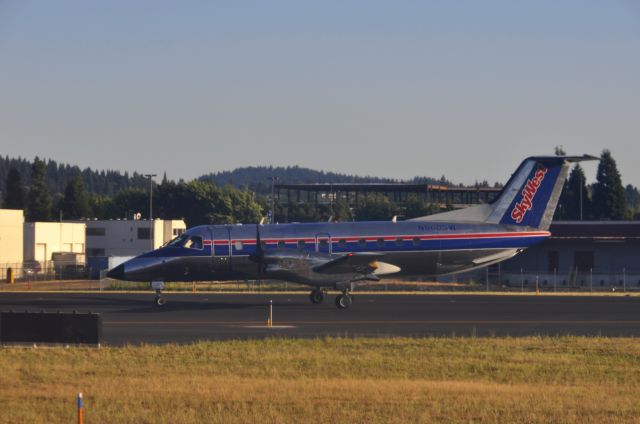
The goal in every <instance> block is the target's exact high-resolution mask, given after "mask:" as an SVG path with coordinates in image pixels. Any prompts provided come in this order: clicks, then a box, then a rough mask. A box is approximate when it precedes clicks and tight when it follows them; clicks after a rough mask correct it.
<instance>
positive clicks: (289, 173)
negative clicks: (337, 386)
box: [198, 166, 451, 194]
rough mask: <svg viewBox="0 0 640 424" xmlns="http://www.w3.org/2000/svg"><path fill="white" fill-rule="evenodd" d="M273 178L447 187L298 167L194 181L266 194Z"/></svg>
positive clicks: (232, 173)
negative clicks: (419, 184) (209, 182)
mask: <svg viewBox="0 0 640 424" xmlns="http://www.w3.org/2000/svg"><path fill="white" fill-rule="evenodd" d="M272 177H277V178H278V182H280V183H288V184H303V183H304V184H312V183H359V184H364V183H402V182H405V183H423V184H444V185H451V182H449V181H448V180H446V179H445V178H444V176H443V177H442V178H440V179H435V178H430V177H415V178H413V179H412V180H394V179H392V178H382V177H372V176H366V177H363V176H358V175H349V174H340V173H336V172H325V171H317V170H314V169H309V168H302V167H299V166H287V167H283V166H277V167H274V166H248V167H243V168H236V169H234V170H233V171H221V172H216V173H211V174H207V175H203V176H201V177H199V178H198V179H199V180H201V181H211V182H214V183H216V184H218V185H222V186H224V185H231V186H234V187H238V188H246V189H249V190H251V191H255V192H257V193H262V194H265V193H268V192H269V191H270V190H271V178H272Z"/></svg>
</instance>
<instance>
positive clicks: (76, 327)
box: [0, 312, 102, 345]
mask: <svg viewBox="0 0 640 424" xmlns="http://www.w3.org/2000/svg"><path fill="white" fill-rule="evenodd" d="M101 341H102V317H101V316H100V315H99V314H92V313H88V314H77V313H60V312H57V313H47V312H2V313H0V342H1V343H65V344H95V345H98V344H100V343H101Z"/></svg>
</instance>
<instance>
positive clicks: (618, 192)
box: [0, 150, 640, 226]
mask: <svg viewBox="0 0 640 424" xmlns="http://www.w3.org/2000/svg"><path fill="white" fill-rule="evenodd" d="M557 153H559V154H562V153H563V152H561V151H559V152H557ZM0 159H2V158H0ZM0 164H2V166H5V167H6V166H8V168H6V169H5V168H2V169H0V181H1V182H2V184H3V186H2V207H4V208H10V209H24V210H25V214H26V219H27V221H50V220H58V219H64V220H69V219H80V218H99V219H117V218H128V219H131V218H132V217H133V215H134V214H136V213H140V214H141V215H142V216H143V217H145V218H146V217H148V216H149V192H148V184H149V181H148V180H147V179H145V178H144V177H142V176H141V175H140V174H137V173H134V174H133V175H132V176H129V175H128V174H126V173H125V174H120V173H118V172H115V171H106V172H97V171H91V170H90V169H87V170H84V171H83V170H81V169H80V168H78V167H73V166H69V165H58V164H56V163H55V162H52V161H48V162H45V161H43V160H41V159H39V158H36V159H35V160H34V161H33V163H29V162H28V161H26V160H24V159H15V160H14V159H8V158H5V159H2V160H1V161H0ZM60 170H62V171H61V172H60ZM59 172H60V173H59ZM288 172H290V173H292V175H297V177H291V179H289V177H288V176H287V175H289V174H288ZM52 175H54V176H55V178H53V177H52ZM216 175H217V176H220V179H217V180H216V178H217V177H215V176H216ZM249 175H253V177H252V178H257V180H256V179H253V180H252V179H251V178H250V177H249ZM278 175H281V176H282V181H286V182H305V183H312V182H336V183H338V182H356V183H358V182H359V183H362V182H396V181H393V180H388V179H384V178H374V177H355V176H348V175H343V174H335V173H323V172H319V171H313V170H309V169H306V168H299V167H288V168H277V167H276V168H274V167H258V168H244V169H242V170H235V171H232V172H229V173H219V174H211V175H210V176H208V177H201V178H200V179H197V180H194V181H190V182H184V181H180V182H174V181H169V180H167V179H166V177H165V178H163V180H162V183H161V184H154V188H153V199H154V205H153V215H154V217H158V218H163V219H185V221H186V222H187V225H188V226H194V225H200V224H220V223H237V222H258V221H260V219H261V218H262V217H263V216H266V215H267V214H268V211H269V205H270V202H269V200H268V197H267V195H266V193H269V192H270V189H271V186H270V184H271V182H270V177H271V176H278ZM88 176H93V177H95V178H93V179H89V181H93V182H92V183H91V185H90V184H89V183H87V181H88V179H87V177H88ZM103 176H104V179H106V180H109V181H110V182H108V183H105V181H103V180H102V178H103ZM235 176H241V177H242V178H239V179H236V177H235ZM322 176H325V177H327V178H328V180H323V179H322ZM52 178H53V181H51V179H52ZM347 179H348V181H346V180H347ZM61 181H66V182H65V184H64V185H63V186H60V183H61ZM96 181H101V182H100V183H99V184H96ZM216 181H217V182H216ZM234 181H235V182H234ZM413 181H414V182H416V181H419V179H418V178H416V179H414V180H413ZM421 182H425V183H435V184H446V185H451V183H450V182H449V181H448V180H446V178H444V177H442V178H441V179H439V180H435V179H426V177H425V180H422V181H421ZM477 185H478V186H488V185H489V183H488V182H487V181H483V182H481V183H477ZM96 186H100V187H101V189H99V190H98V189H96ZM236 186H239V187H243V188H238V187H236ZM494 186H499V184H497V183H496V184H494ZM439 211H441V209H440V206H439V205H433V204H429V203H426V202H425V201H424V200H423V199H422V198H421V197H419V196H410V197H409V199H407V200H406V201H404V202H403V204H401V205H400V204H396V203H393V202H392V201H391V200H390V199H389V198H387V197H386V196H384V195H382V194H377V195H376V194H371V195H369V196H367V198H361V199H360V200H359V202H358V203H357V204H356V205H348V204H347V202H346V201H345V200H344V199H336V201H334V202H332V203H331V204H321V205H318V206H317V207H316V205H315V204H309V203H300V204H298V203H295V202H292V203H289V204H278V205H276V211H275V215H276V221H277V222H312V221H326V220H329V219H334V220H340V221H351V220H355V221H369V220H387V219H391V217H393V216H394V215H395V216H398V217H400V218H401V219H409V218H415V217H419V216H425V215H430V214H433V213H435V212H439ZM555 219H559V220H560V219H561V220H579V219H584V220H587V219H595V220H603V219H604V220H621V219H640V193H639V192H638V189H637V188H636V187H634V186H632V185H627V186H626V187H625V186H623V184H622V179H621V177H620V173H619V172H618V170H617V165H616V162H615V160H614V159H613V157H612V156H611V152H609V151H608V150H605V151H603V152H602V155H601V158H600V164H599V166H598V174H597V178H596V183H594V184H591V185H587V184H586V178H585V175H584V171H583V169H582V168H581V167H580V166H579V165H576V166H575V167H574V168H573V169H572V171H571V173H570V176H569V178H568V179H567V181H566V183H565V188H564V190H563V194H562V196H561V198H560V202H559V206H558V209H557V211H556V215H555Z"/></svg>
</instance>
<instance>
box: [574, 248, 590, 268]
mask: <svg viewBox="0 0 640 424" xmlns="http://www.w3.org/2000/svg"><path fill="white" fill-rule="evenodd" d="M593 259H594V258H593V251H592V250H588V251H580V250H579V251H576V252H575V253H574V255H573V267H574V269H575V270H577V271H578V272H589V271H590V270H592V269H593V264H594V260H593Z"/></svg>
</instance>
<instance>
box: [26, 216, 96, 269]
mask: <svg viewBox="0 0 640 424" xmlns="http://www.w3.org/2000/svg"><path fill="white" fill-rule="evenodd" d="M85 244H86V243H85V225H84V224H82V223H73V222H27V223H25V224H24V261H25V262H28V263H35V262H37V263H38V264H39V265H40V266H41V268H42V270H47V269H49V268H51V267H52V266H58V265H59V266H67V267H69V266H77V267H83V266H84V263H85V260H86V258H85Z"/></svg>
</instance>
